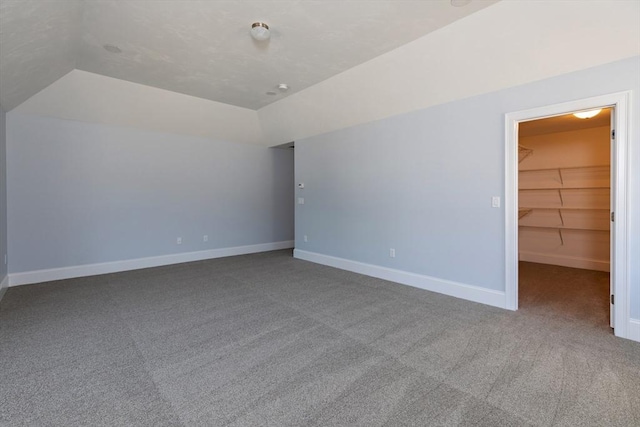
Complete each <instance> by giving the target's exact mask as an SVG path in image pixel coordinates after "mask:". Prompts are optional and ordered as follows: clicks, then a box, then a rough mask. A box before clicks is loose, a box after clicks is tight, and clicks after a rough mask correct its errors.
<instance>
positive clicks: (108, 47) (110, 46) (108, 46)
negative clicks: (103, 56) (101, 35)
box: [102, 44, 122, 53]
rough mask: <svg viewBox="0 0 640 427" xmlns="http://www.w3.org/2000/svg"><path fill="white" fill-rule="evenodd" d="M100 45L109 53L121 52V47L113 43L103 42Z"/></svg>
mask: <svg viewBox="0 0 640 427" xmlns="http://www.w3.org/2000/svg"><path fill="white" fill-rule="evenodd" d="M102 47H103V48H104V50H106V51H107V52H110V53H122V49H120V48H119V47H118V46H116V45H114V44H105V45H104V46H102Z"/></svg>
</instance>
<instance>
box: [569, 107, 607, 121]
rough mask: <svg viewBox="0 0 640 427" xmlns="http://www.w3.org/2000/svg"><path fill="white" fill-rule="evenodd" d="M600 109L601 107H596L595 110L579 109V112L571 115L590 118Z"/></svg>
mask: <svg viewBox="0 0 640 427" xmlns="http://www.w3.org/2000/svg"><path fill="white" fill-rule="evenodd" d="M600 111H602V108H598V109H597V110H589V111H581V112H579V113H573V115H574V116H576V117H577V118H579V119H590V118H592V117H595V116H597V115H598V114H600Z"/></svg>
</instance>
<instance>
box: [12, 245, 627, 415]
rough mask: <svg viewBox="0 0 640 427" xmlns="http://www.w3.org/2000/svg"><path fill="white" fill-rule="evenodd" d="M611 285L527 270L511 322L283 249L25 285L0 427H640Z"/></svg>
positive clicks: (596, 276) (579, 275) (17, 292)
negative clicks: (614, 323) (611, 313)
mask: <svg viewBox="0 0 640 427" xmlns="http://www.w3.org/2000/svg"><path fill="white" fill-rule="evenodd" d="M607 281H608V278H607V275H606V273H594V272H589V271H584V270H575V269H567V268H562V267H553V266H542V265H534V264H527V263H523V264H522V265H521V279H520V294H521V309H520V310H519V311H517V312H509V311H505V310H501V309H497V308H493V307H488V306H484V305H481V304H475V303H472V302H468V301H463V300H459V299H455V298H451V297H447V296H443V295H439V294H435V293H431V292H427V291H423V290H419V289H415V288H411V287H407V286H403V285H398V284H394V283H390V282H386V281H383V280H378V279H374V278H371V277H367V276H362V275H358V274H353V273H349V272H346V271H341V270H337V269H333V268H329V267H324V266H320V265H316V264H312V263H309V262H305V261H300V260H296V259H293V258H292V257H291V252H290V251H276V252H268V253H261V254H254V255H246V256H238V257H230V258H223V259H216V260H209V261H202V262H195V263H189V264H180V265H174V266H167V267H159V268H153V269H146V270H137V271H131V272H125V273H117V274H109V275H104V276H96V277H87V278H79V279H70V280H63V281H57V282H50V283H46V284H39V285H31V286H20V287H14V288H10V289H9V290H8V291H7V293H6V294H5V296H4V298H3V300H2V302H1V303H0V424H1V425H3V426H5V425H6V426H21V425H38V426H40V425H52V426H53V425H57V426H81V425H82V426H101V425H105V426H138V425H140V426H142V425H146V426H164V425H166V426H183V425H184V426H347V425H348V426H471V425H473V426H529V425H531V426H556V425H557V426H640V344H639V343H634V342H632V341H628V340H624V339H619V338H615V337H614V336H613V335H612V333H611V330H610V329H609V328H608V305H607V303H606V298H607V290H606V287H607V286H608V285H607V283H608V282H607ZM562 289H564V290H570V291H571V292H572V294H571V295H573V296H571V297H567V296H566V294H563V293H562V292H560V291H561V290H562ZM559 294H563V295H562V296H560V297H558V298H554V295H555V296H558V295H559ZM602 298H603V299H602ZM603 301H604V302H603Z"/></svg>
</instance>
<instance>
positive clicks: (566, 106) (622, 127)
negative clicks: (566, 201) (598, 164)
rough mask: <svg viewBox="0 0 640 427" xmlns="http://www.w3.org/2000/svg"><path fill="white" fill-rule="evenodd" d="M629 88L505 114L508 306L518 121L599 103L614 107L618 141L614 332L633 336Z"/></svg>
mask: <svg viewBox="0 0 640 427" xmlns="http://www.w3.org/2000/svg"><path fill="white" fill-rule="evenodd" d="M630 96H631V92H629V91H626V92H618V93H612V94H608V95H602V96H595V97H593V98H586V99H580V100H576V101H571V102H565V103H562V104H555V105H548V106H544V107H538V108H533V109H530V110H524V111H516V112H512V113H507V114H506V115H505V138H506V153H505V197H504V199H505V200H504V202H505V203H504V205H505V255H506V260H505V261H506V262H505V274H506V282H505V284H506V287H505V299H506V304H505V305H506V307H505V308H507V309H509V310H517V309H518V123H520V122H526V121H530V120H537V119H541V118H546V117H552V116H559V115H563V114H567V113H572V112H575V111H580V110H590V109H594V108H600V107H614V108H615V132H616V134H615V143H614V148H613V150H612V153H613V155H612V159H611V161H612V162H615V168H614V169H615V170H614V172H613V176H612V182H611V187H612V188H611V191H612V193H611V196H612V201H613V202H612V208H613V210H614V212H615V221H614V222H612V223H611V236H612V238H611V243H612V247H611V254H612V257H611V260H610V263H611V268H610V270H611V272H612V275H611V277H612V280H613V283H612V288H613V290H614V295H615V304H614V310H613V311H614V313H615V314H614V319H613V320H614V324H615V330H614V331H615V335H616V336H619V337H623V338H629V332H630V331H629V324H630V297H629V294H630V287H629V268H630V266H629V258H628V241H629V235H628V226H627V220H628V218H629V205H628V203H627V202H628V179H627V172H628V169H629V164H628V162H629V156H628V148H629V99H630Z"/></svg>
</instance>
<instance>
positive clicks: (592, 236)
mask: <svg viewBox="0 0 640 427" xmlns="http://www.w3.org/2000/svg"><path fill="white" fill-rule="evenodd" d="M609 132H610V131H609V126H600V127H594V128H588V129H581V130H575V131H565V132H556V133H546V134H540V135H534V136H525V135H522V134H521V135H520V138H519V143H520V146H521V151H520V153H521V155H520V158H521V161H520V164H519V206H518V207H519V225H520V227H519V252H520V260H521V261H531V262H537V263H543V264H555V265H562V266H567V267H574V268H585V269H591V270H601V271H609V241H610V240H609V224H610V222H609V215H610V213H609V209H610V142H609V141H610V139H609Z"/></svg>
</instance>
